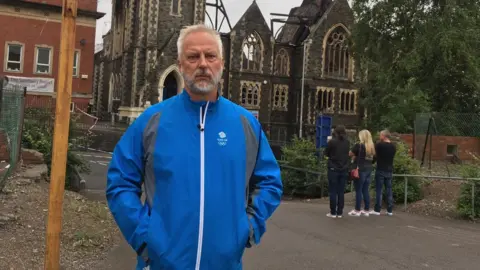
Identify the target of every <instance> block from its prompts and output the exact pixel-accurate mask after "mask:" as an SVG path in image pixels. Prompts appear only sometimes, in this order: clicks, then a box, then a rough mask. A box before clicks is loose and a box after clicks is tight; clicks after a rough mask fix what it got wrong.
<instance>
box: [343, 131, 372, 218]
mask: <svg viewBox="0 0 480 270" xmlns="http://www.w3.org/2000/svg"><path fill="white" fill-rule="evenodd" d="M358 138H359V139H360V143H357V144H355V145H354V146H353V148H352V151H351V152H350V155H351V156H353V157H354V159H355V163H354V164H356V166H358V175H359V178H358V179H354V180H353V181H354V185H355V209H353V210H352V211H350V212H349V213H348V215H349V216H354V217H359V216H361V215H364V216H367V217H368V216H369V212H370V193H369V187H370V180H371V175H372V170H373V163H374V162H375V161H374V159H375V145H374V144H373V141H372V135H371V134H370V131H368V130H366V129H364V130H362V131H360V132H359V133H358ZM362 197H363V201H364V203H365V208H364V210H361V209H360V207H361V204H362Z"/></svg>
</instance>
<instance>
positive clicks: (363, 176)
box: [354, 169, 372, 211]
mask: <svg viewBox="0 0 480 270" xmlns="http://www.w3.org/2000/svg"><path fill="white" fill-rule="evenodd" d="M358 174H359V176H360V178H359V179H357V180H354V183H355V210H357V211H360V206H361V205H362V199H363V201H364V203H365V211H369V210H370V193H369V192H368V188H369V187H370V180H371V179H370V177H371V175H372V170H371V169H369V170H367V171H363V172H362V171H360V172H358ZM362 197H363V198H362Z"/></svg>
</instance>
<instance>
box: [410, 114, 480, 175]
mask: <svg viewBox="0 0 480 270" xmlns="http://www.w3.org/2000/svg"><path fill="white" fill-rule="evenodd" d="M427 134H428V135H431V136H432V137H427ZM414 135H415V136H414V141H413V142H414V144H413V145H414V149H413V150H414V151H415V158H416V159H418V160H421V161H423V163H422V164H423V165H428V168H430V169H432V170H433V169H435V168H432V166H433V167H435V164H432V162H435V163H439V162H445V161H447V163H461V162H463V161H467V160H471V159H472V154H475V155H477V154H479V153H480V147H478V138H480V114H475V113H454V112H436V113H421V114H417V115H416V118H415V134H414ZM447 163H445V164H447ZM445 164H440V163H439V164H437V165H438V167H439V168H440V167H442V168H444V167H445V166H446V165H445ZM439 168H437V169H438V170H439Z"/></svg>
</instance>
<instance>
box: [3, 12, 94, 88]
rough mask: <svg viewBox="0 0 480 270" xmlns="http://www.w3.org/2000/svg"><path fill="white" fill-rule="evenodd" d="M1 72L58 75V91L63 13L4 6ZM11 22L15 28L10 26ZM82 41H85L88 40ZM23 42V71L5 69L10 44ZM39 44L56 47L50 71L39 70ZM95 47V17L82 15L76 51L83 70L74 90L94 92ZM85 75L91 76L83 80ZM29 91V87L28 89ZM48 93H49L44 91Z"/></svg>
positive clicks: (25, 74)
mask: <svg viewBox="0 0 480 270" xmlns="http://www.w3.org/2000/svg"><path fill="white" fill-rule="evenodd" d="M0 11H1V12H2V15H0V50H1V51H2V53H0V64H1V67H0V75H10V76H21V77H45V78H55V79H56V80H55V91H56V90H57V83H58V79H57V74H58V63H59V57H60V35H61V13H53V12H51V13H49V14H48V15H45V13H44V12H42V11H41V10H34V9H31V8H21V9H19V11H18V12H17V11H15V8H14V6H8V5H0ZM10 24H14V25H15V29H14V28H11V27H10V28H9V27H7V26H8V25H10ZM81 40H84V43H83V41H82V43H81ZM8 42H12V43H20V44H22V45H23V53H22V68H21V69H22V70H21V72H11V71H7V70H6V69H5V55H6V52H4V51H5V48H6V43H8ZM35 46H47V47H50V48H51V49H52V64H51V73H50V74H38V73H35V72H34V70H35V50H36V49H35V48H36V47H35ZM94 47H95V19H94V18H87V17H85V16H79V17H78V19H77V26H76V38H75V50H77V51H78V52H79V58H80V61H79V73H78V76H74V78H73V81H72V93H74V94H75V93H78V94H83V95H88V94H91V93H92V84H93V61H94ZM82 75H87V78H86V79H82V78H81V77H82ZM27 91H28V89H27ZM42 94H45V93H42Z"/></svg>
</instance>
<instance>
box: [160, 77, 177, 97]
mask: <svg viewBox="0 0 480 270" xmlns="http://www.w3.org/2000/svg"><path fill="white" fill-rule="evenodd" d="M177 92H178V85H177V80H176V79H175V75H173V72H170V74H168V76H167V78H165V81H164V83H163V100H167V99H169V98H171V97H173V96H175V95H177Z"/></svg>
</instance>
